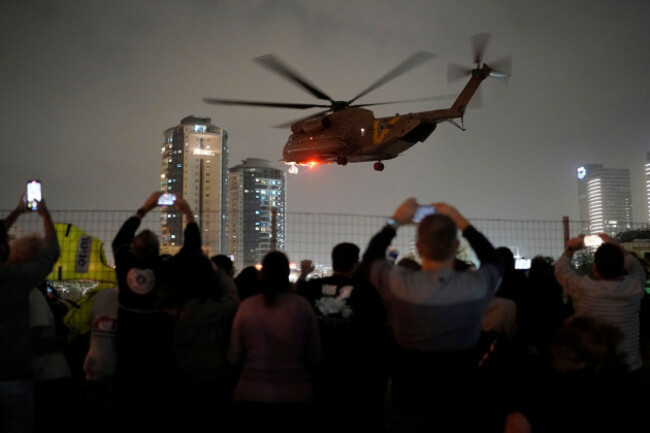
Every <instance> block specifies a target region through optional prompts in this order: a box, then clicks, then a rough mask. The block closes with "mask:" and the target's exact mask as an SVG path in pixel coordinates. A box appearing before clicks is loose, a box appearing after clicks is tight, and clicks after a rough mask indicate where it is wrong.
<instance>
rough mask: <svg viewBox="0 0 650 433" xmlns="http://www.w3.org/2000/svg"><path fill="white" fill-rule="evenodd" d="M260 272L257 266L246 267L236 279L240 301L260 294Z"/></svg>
mask: <svg viewBox="0 0 650 433" xmlns="http://www.w3.org/2000/svg"><path fill="white" fill-rule="evenodd" d="M260 281H261V277H260V271H258V270H257V268H256V267H255V266H246V267H245V268H244V269H242V270H241V271H240V272H239V274H237V276H236V277H235V285H236V286H237V292H238V293H239V299H241V300H244V299H246V298H248V297H249V296H251V295H255V294H257V293H260Z"/></svg>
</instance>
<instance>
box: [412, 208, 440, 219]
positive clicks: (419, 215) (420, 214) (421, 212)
mask: <svg viewBox="0 0 650 433" xmlns="http://www.w3.org/2000/svg"><path fill="white" fill-rule="evenodd" d="M434 213H436V208H435V207H433V206H431V205H422V206H420V207H418V209H417V210H416V211H415V214H414V215H413V222H414V223H419V222H420V221H422V219H423V218H424V217H425V216H427V215H431V214H434Z"/></svg>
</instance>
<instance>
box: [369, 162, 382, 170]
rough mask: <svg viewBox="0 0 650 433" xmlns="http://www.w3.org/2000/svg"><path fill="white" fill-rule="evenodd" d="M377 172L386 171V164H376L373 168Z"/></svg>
mask: <svg viewBox="0 0 650 433" xmlns="http://www.w3.org/2000/svg"><path fill="white" fill-rule="evenodd" d="M372 168H374V169H375V170H377V171H384V163H383V162H381V161H377V162H375V164H374V165H373V166H372Z"/></svg>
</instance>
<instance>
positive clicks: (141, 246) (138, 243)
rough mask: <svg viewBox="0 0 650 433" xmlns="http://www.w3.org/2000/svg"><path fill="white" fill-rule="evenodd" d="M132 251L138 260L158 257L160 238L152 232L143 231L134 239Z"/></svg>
mask: <svg viewBox="0 0 650 433" xmlns="http://www.w3.org/2000/svg"><path fill="white" fill-rule="evenodd" d="M131 251H132V252H133V255H134V256H135V258H136V259H137V260H148V259H151V258H155V257H158V255H159V254H160V243H159V242H158V236H157V235H156V234H155V233H154V232H152V231H151V230H142V231H141V232H140V233H138V234H137V236H136V237H135V238H133V241H132V242H131Z"/></svg>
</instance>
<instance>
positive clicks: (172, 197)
mask: <svg viewBox="0 0 650 433" xmlns="http://www.w3.org/2000/svg"><path fill="white" fill-rule="evenodd" d="M175 201H176V194H172V193H165V194H163V195H161V196H160V198H159V199H158V206H171V205H173V204H174V202H175Z"/></svg>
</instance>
